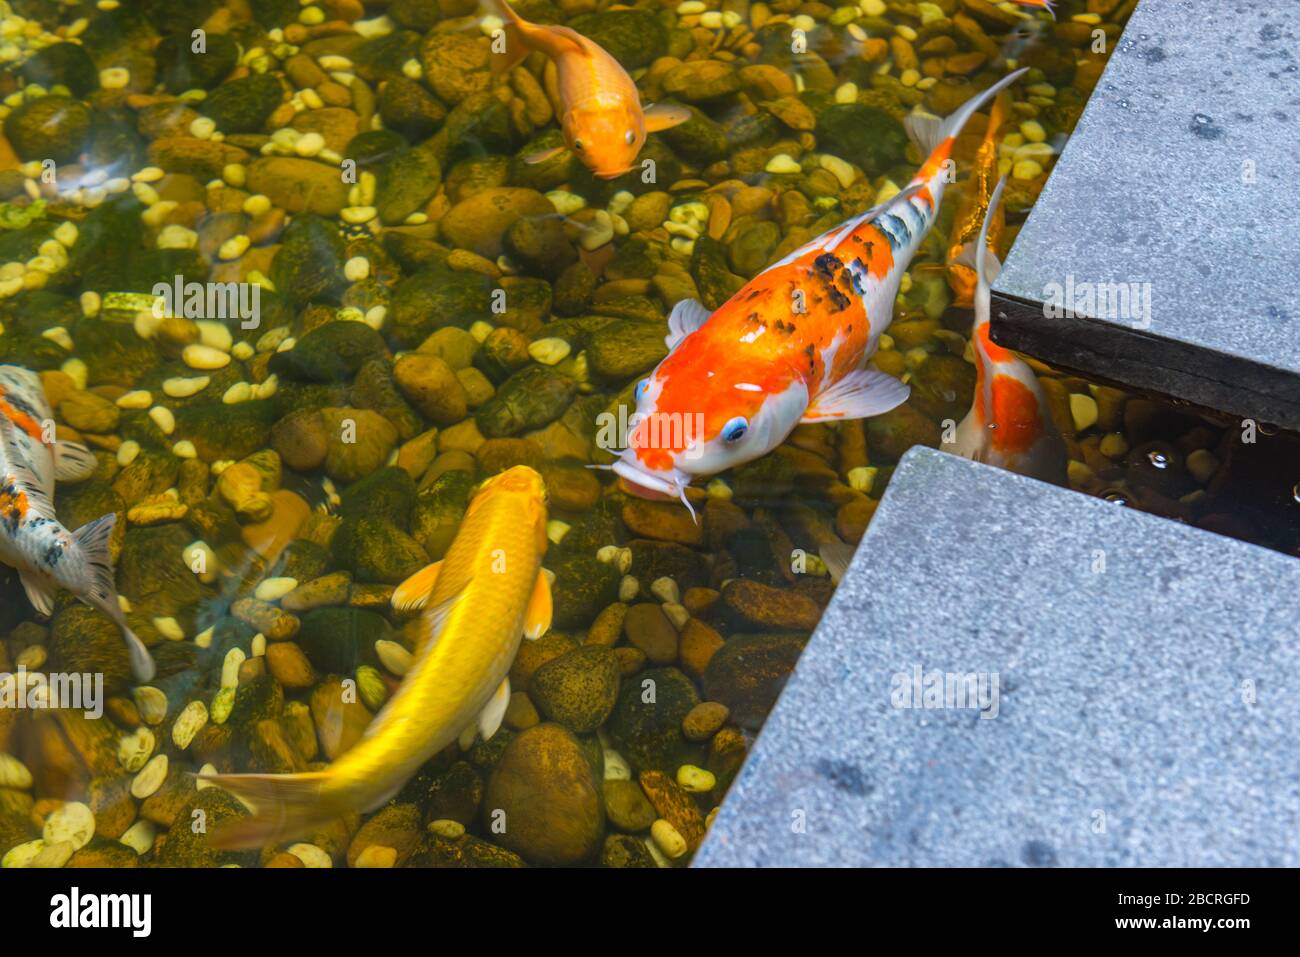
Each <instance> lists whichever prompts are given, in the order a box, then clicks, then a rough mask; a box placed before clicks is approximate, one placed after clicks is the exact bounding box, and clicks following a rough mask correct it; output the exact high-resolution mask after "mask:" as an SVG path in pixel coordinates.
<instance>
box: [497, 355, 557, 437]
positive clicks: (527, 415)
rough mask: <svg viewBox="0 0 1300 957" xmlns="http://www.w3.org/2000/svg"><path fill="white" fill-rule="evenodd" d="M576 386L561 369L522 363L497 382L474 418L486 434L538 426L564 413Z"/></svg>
mask: <svg viewBox="0 0 1300 957" xmlns="http://www.w3.org/2000/svg"><path fill="white" fill-rule="evenodd" d="M577 390H578V385H577V383H576V382H574V381H573V380H572V379H570V378H569V377H568V376H566V375H564V374H563V373H560V372H556V371H555V370H554V369H550V368H548V367H546V366H540V365H531V366H526V367H524V368H523V369H520V370H519V371H518V372H516V373H514V374H513V375H512V376H510V378H508V379H506V380H505V381H504V382H503V383H501V386H500V388H498V389H497V393H496V395H495V396H493V397H492V398H491V399H489V400H488V401H487V402H485V403H483V405H481V406H479V407H478V409H476V410H475V412H474V420H475V421H476V422H477V423H478V427H479V431H480V432H482V433H483V435H485V436H486V437H487V438H504V437H507V436H511V435H518V434H519V433H521V432H526V431H529V430H531V429H540V428H541V427H542V426H544V425H547V424H549V423H550V422H553V421H555V420H556V419H558V418H559V417H560V416H561V415H563V414H564V410H565V409H567V408H568V406H569V403H570V402H571V401H572V400H573V397H574V395H575V394H576V393H577Z"/></svg>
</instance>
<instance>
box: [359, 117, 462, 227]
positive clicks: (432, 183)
mask: <svg viewBox="0 0 1300 957" xmlns="http://www.w3.org/2000/svg"><path fill="white" fill-rule="evenodd" d="M430 99H432V97H430ZM349 148H350V147H349ZM378 179H379V182H378V185H377V187H376V189H375V208H376V209H377V210H378V212H379V218H380V219H381V220H383V221H384V222H385V223H388V224H389V225H394V224H398V223H401V222H402V221H403V220H405V219H406V217H408V216H410V215H411V214H412V213H414V212H418V211H419V210H420V209H422V208H423V207H424V205H425V203H427V202H428V200H429V197H431V196H433V194H434V193H436V192H437V191H438V186H439V185H441V183H442V166H441V164H440V163H439V162H438V157H437V152H436V151H435V150H434V149H433V148H432V147H431V146H429V145H428V144H425V145H422V146H417V147H414V148H412V149H401V150H398V151H396V152H394V153H393V154H392V155H391V156H389V157H388V159H386V160H385V161H384V165H383V167H382V168H381V169H380V170H379V177H378Z"/></svg>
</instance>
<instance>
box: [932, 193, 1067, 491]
mask: <svg viewBox="0 0 1300 957" xmlns="http://www.w3.org/2000/svg"><path fill="white" fill-rule="evenodd" d="M1005 184H1006V179H1005V178H1003V179H1000V180H998V185H997V186H996V187H995V188H994V190H993V196H992V198H991V199H990V200H989V210H988V213H987V214H986V215H985V217H984V226H983V228H982V229H981V230H980V233H979V236H978V237H976V239H975V241H974V242H972V243H970V244H969V245H968V246H967V247H966V252H965V253H964V256H965V257H966V261H967V262H970V263H972V264H973V265H974V266H975V275H976V286H975V324H974V326H973V327H972V329H971V347H972V349H973V350H974V352H975V374H976V378H975V400H974V402H973V403H972V405H971V410H970V412H968V413H967V414H966V417H965V418H964V419H962V420H961V423H960V424H959V425H958V426H957V434H956V438H955V441H954V445H955V448H954V451H955V452H956V453H957V454H958V455H962V456H965V457H966V458H968V459H974V460H975V461H977V462H986V463H988V464H990V465H997V466H1000V467H1002V468H1004V469H1008V470H1010V471H1012V472H1018V473H1020V474H1021V475H1028V476H1030V477H1032V478H1037V479H1042V480H1043V481H1045V482H1054V483H1056V484H1057V485H1064V484H1065V482H1066V471H1065V465H1066V450H1065V442H1064V441H1063V440H1062V439H1061V434H1060V432H1058V431H1057V428H1056V423H1055V422H1054V421H1053V420H1052V415H1051V410H1050V409H1049V408H1048V405H1047V397H1046V396H1045V395H1044V394H1043V388H1042V386H1040V385H1039V384H1038V378H1037V377H1036V376H1035V375H1034V371H1033V370H1032V369H1031V368H1029V366H1028V365H1027V364H1026V363H1025V361H1024V360H1023V359H1021V358H1020V357H1019V356H1017V355H1016V354H1015V353H1014V352H1012V351H1011V350H1010V349H1007V348H1005V347H1004V346H1000V345H998V344H997V343H996V342H994V341H993V339H992V338H991V337H990V335H989V316H990V312H991V304H990V295H991V291H992V290H991V288H990V286H991V283H992V282H993V280H994V279H996V278H997V275H998V272H999V270H1000V269H1001V268H1002V267H1001V264H1000V263H999V262H998V257H997V256H996V255H995V254H994V252H993V251H992V250H991V249H989V248H988V227H989V222H990V221H991V220H992V218H993V213H994V210H995V209H997V207H998V203H999V202H1000V201H1001V199H1002V187H1003V186H1004V185H1005ZM977 252H978V253H980V254H981V255H979V256H978V257H977V255H976V254H977Z"/></svg>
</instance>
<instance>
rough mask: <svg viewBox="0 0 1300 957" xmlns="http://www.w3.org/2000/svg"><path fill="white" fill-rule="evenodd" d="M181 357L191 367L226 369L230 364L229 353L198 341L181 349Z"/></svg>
mask: <svg viewBox="0 0 1300 957" xmlns="http://www.w3.org/2000/svg"><path fill="white" fill-rule="evenodd" d="M181 359H182V361H184V363H185V364H186V365H187V366H189V367H190V368H191V369H224V368H225V367H226V366H228V365H230V355H229V354H228V353H225V352H222V351H221V350H220V349H214V348H212V346H205V345H200V344H198V343H195V344H192V345H188V346H186V347H185V348H184V349H183V350H182V351H181Z"/></svg>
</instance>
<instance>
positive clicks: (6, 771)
mask: <svg viewBox="0 0 1300 957" xmlns="http://www.w3.org/2000/svg"><path fill="white" fill-rule="evenodd" d="M31 786H32V772H31V771H29V770H27V765H25V764H23V763H22V762H21V761H19V760H18V759H17V758H15V757H14V756H13V755H12V754H6V753H4V752H3V751H0V788H14V789H15V790H18V791H26V790H27V789H28V788H30V787H31Z"/></svg>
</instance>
